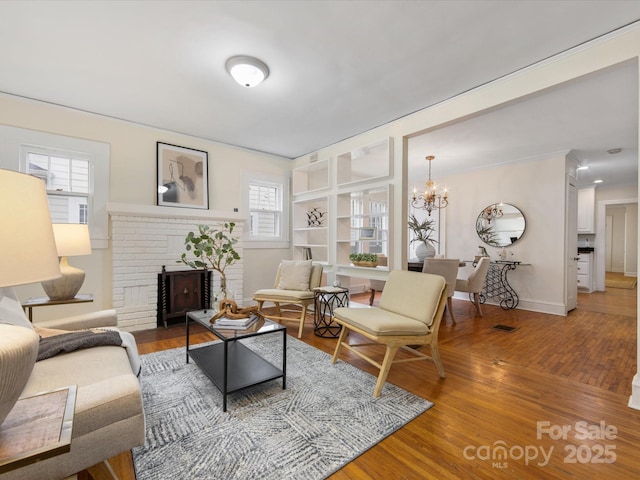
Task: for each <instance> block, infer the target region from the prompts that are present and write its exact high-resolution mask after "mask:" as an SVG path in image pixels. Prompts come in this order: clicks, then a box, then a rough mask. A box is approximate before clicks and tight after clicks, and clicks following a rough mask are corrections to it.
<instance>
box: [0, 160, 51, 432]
mask: <svg viewBox="0 0 640 480" xmlns="http://www.w3.org/2000/svg"><path fill="white" fill-rule="evenodd" d="M0 228H1V229H2V230H1V232H2V234H1V235H0V307H1V309H2V315H0V364H1V365H2V368H0V423H2V422H3V421H4V419H5V418H6V416H7V415H8V414H9V412H10V411H11V409H12V408H13V406H14V405H15V403H16V401H17V400H18V397H19V396H20V394H21V393H22V391H23V390H24V387H25V385H26V384H27V380H28V379H29V376H30V375H31V371H32V370H33V366H34V365H35V362H36V356H37V354H38V335H36V333H35V332H34V331H33V330H32V329H31V327H30V325H29V321H28V320H27V318H26V316H25V315H24V312H23V310H22V307H21V306H20V302H19V301H18V299H17V297H16V295H15V292H14V290H13V287H14V286H16V285H24V284H27V283H36V282H40V281H42V280H49V279H51V278H55V277H59V276H60V269H59V267H58V256H57V253H56V244H55V241H54V239H53V228H52V227H51V217H50V216H49V204H48V202H47V193H46V190H45V185H44V182H43V181H42V180H40V179H38V178H36V177H32V176H30V175H25V174H23V173H18V172H14V171H11V170H2V169H0ZM21 322H22V324H21ZM25 326H26V327H27V328H24V327H25Z"/></svg>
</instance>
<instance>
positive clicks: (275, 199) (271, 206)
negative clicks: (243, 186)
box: [249, 181, 282, 239]
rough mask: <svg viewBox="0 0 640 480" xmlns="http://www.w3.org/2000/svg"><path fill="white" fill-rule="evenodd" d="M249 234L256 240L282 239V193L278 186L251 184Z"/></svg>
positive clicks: (253, 182)
mask: <svg viewBox="0 0 640 480" xmlns="http://www.w3.org/2000/svg"><path fill="white" fill-rule="evenodd" d="M249 211H250V225H249V232H250V235H251V236H252V237H255V238H269V239H273V238H280V219H281V218H282V192H281V188H280V187H279V186H278V185H276V184H270V183H266V182H258V181H252V182H250V183H249Z"/></svg>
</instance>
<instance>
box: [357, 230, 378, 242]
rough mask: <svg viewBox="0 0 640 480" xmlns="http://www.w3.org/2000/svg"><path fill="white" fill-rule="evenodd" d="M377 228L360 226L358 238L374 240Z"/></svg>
mask: <svg viewBox="0 0 640 480" xmlns="http://www.w3.org/2000/svg"><path fill="white" fill-rule="evenodd" d="M377 233H378V229H377V228H376V227H361V228H360V229H359V238H358V239H359V240H376V238H377Z"/></svg>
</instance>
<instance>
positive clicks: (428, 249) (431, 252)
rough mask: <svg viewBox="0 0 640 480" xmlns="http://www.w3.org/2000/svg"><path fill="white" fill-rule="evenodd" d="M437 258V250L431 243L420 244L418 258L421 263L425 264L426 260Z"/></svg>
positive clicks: (417, 250) (417, 252) (417, 248)
mask: <svg viewBox="0 0 640 480" xmlns="http://www.w3.org/2000/svg"><path fill="white" fill-rule="evenodd" d="M435 256H436V248H435V247H434V246H433V245H431V244H430V243H424V242H420V243H419V244H418V246H417V247H416V257H418V260H420V261H421V262H424V259H425V258H433V257H435Z"/></svg>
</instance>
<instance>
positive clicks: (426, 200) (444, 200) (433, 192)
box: [411, 155, 449, 216]
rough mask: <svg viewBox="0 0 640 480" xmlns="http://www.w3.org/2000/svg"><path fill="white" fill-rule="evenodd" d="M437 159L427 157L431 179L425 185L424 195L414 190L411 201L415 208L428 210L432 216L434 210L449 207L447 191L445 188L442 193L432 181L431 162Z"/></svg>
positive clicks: (431, 156) (430, 156)
mask: <svg viewBox="0 0 640 480" xmlns="http://www.w3.org/2000/svg"><path fill="white" fill-rule="evenodd" d="M435 158H436V157H434V156H433V155H429V156H428V157H425V159H426V160H427V161H428V162H429V179H428V180H427V183H426V184H425V188H424V193H421V194H420V195H418V192H417V190H416V189H415V188H414V189H413V199H412V201H411V205H412V206H413V207H415V208H421V209H423V210H426V211H427V212H428V213H429V216H431V212H432V211H433V210H438V209H440V208H445V207H446V206H447V205H449V193H448V192H447V189H446V188H444V190H442V192H440V190H439V188H438V187H437V186H436V184H435V183H434V182H433V180H431V161H432V160H434V159H435Z"/></svg>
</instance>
